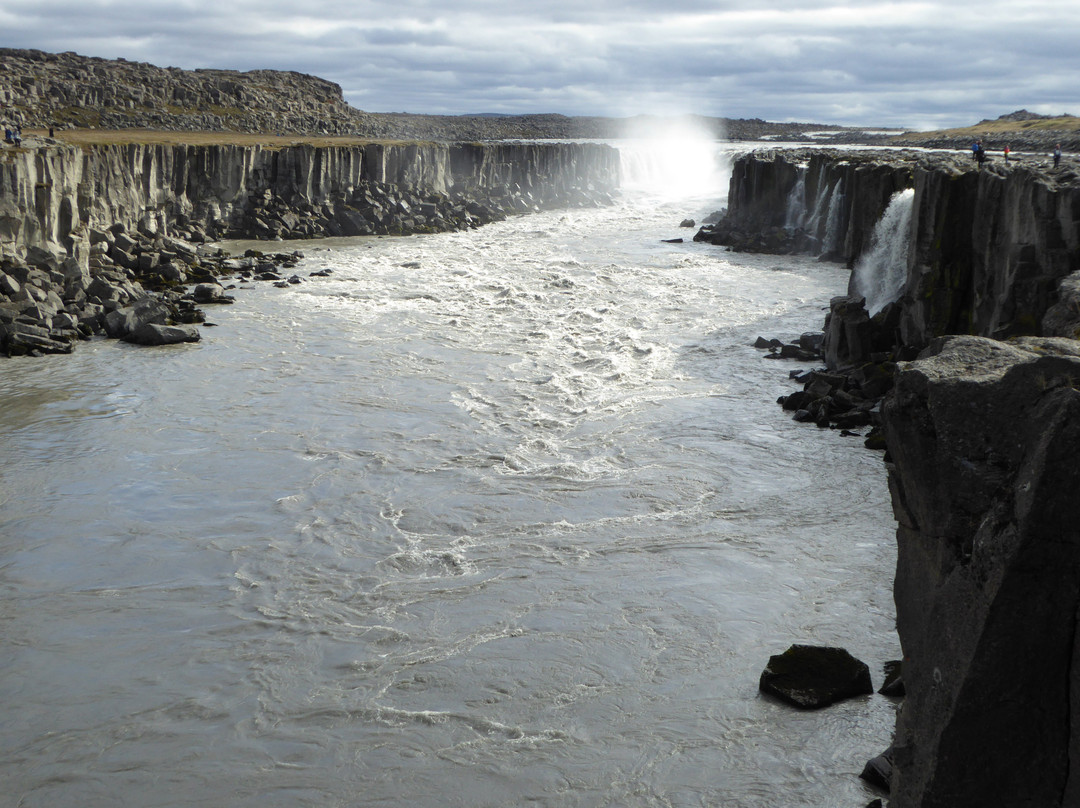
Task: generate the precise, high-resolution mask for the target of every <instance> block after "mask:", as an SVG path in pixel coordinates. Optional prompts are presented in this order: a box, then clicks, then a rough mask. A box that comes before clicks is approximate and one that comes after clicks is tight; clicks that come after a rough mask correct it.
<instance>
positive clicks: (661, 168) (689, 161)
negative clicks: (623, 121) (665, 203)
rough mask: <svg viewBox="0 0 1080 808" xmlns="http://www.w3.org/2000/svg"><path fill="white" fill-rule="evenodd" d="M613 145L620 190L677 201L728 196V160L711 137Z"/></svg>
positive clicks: (678, 134)
mask: <svg viewBox="0 0 1080 808" xmlns="http://www.w3.org/2000/svg"><path fill="white" fill-rule="evenodd" d="M613 143H614V144H615V145H616V146H617V148H618V149H619V156H620V162H621V172H622V187H623V190H629V191H634V192H637V193H643V194H645V195H647V196H656V197H661V198H664V199H680V200H681V199H688V198H694V197H701V196H710V197H717V196H718V195H719V196H722V195H726V194H727V187H728V182H729V180H730V178H731V156H730V154H728V153H727V152H725V151H724V150H723V149H722V148H721V145H720V143H719V141H717V140H715V139H714V138H712V137H705V136H702V135H695V134H694V133H693V132H675V133H672V134H670V135H668V136H666V137H648V138H625V139H621V140H617V141H613Z"/></svg>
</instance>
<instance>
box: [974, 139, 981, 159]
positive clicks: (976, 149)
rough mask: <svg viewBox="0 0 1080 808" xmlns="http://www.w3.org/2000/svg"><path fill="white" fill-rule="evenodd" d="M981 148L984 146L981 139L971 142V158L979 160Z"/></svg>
mask: <svg viewBox="0 0 1080 808" xmlns="http://www.w3.org/2000/svg"><path fill="white" fill-rule="evenodd" d="M980 148H982V146H981V143H980V141H978V140H976V141H975V142H974V143H972V144H971V159H972V160H975V161H978V159H979V149H980Z"/></svg>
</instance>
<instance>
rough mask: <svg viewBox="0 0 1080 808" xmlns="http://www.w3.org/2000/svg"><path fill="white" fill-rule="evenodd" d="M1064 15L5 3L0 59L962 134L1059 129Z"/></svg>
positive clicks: (540, 5) (335, 0)
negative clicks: (984, 127) (1020, 126)
mask: <svg viewBox="0 0 1080 808" xmlns="http://www.w3.org/2000/svg"><path fill="white" fill-rule="evenodd" d="M1068 9H1069V6H1068V5H1066V4H1063V3H1053V2H1047V1H1046V0H1032V2H1031V3H1028V4H1025V5H1024V6H1023V8H1021V7H1018V6H1016V5H1013V4H1004V3H999V2H996V1H995V0H990V2H986V3H983V4H982V5H981V6H980V8H979V9H968V8H964V7H956V6H954V5H947V4H944V3H934V2H925V3H914V2H904V0H900V2H893V3H890V4H883V3H880V2H877V0H852V1H851V2H840V0H836V1H835V2H826V0H808V1H807V2H800V3H799V4H798V5H797V6H793V7H791V8H790V9H789V10H785V11H783V12H781V11H780V10H777V9H769V8H763V7H762V6H761V4H760V3H759V2H741V1H740V2H723V0H720V2H716V1H715V0H713V1H712V2H708V1H707V0H687V2H683V3H680V4H679V6H678V7H677V8H674V7H671V6H670V5H669V4H667V3H666V2H665V3H661V2H659V0H621V1H620V2H615V0H594V2H590V3H583V2H580V0H548V1H547V2H544V1H543V0H538V2H534V3H532V4H511V3H507V2H505V0H501V1H500V2H495V0H460V2H458V3H457V4H456V5H455V6H454V7H448V6H447V5H446V4H445V3H443V2H438V3H437V2H434V0H401V2H397V3H394V4H386V3H382V2H379V3H376V2H371V1H370V0H360V2H355V0H354V1H351V2H347V1H346V0H313V2H308V3H303V4H296V3H291V4H283V3H278V2H277V0H264V2H260V3H255V2H254V0H240V1H239V2H236V3H220V2H218V3H208V2H205V0H186V2H185V1H184V0H179V1H178V2H170V3H164V2H161V1H160V0H145V1H144V2H135V0H102V2H99V3H98V4H97V5H94V6H91V5H88V4H86V3H79V4H76V3H69V2H60V1H59V0H32V1H31V0H7V2H5V4H4V6H3V7H2V8H0V45H4V46H10V47H37V48H40V49H43V50H75V51H78V52H80V53H85V54H87V55H95V56H103V57H107V58H115V57H117V56H123V57H124V58H127V59H130V60H136V61H149V62H153V63H155V64H160V65H162V66H168V65H176V66H179V67H185V68H194V67H220V68H235V69H240V70H250V69H255V68H279V69H288V70H299V71H302V72H308V73H313V74H316V75H319V76H322V77H324V78H327V79H330V80H331V81H336V82H338V83H339V84H341V85H342V87H343V89H344V91H345V93H346V97H347V99H348V100H350V101H351V102H352V103H354V104H356V105H357V106H359V107H361V108H364V109H369V110H373V111H379V110H408V111H413V112H433V113H451V114H452V113H461V112H477V111H487V110H492V111H503V112H562V113H565V114H634V113H639V112H646V111H649V109H648V108H647V107H648V106H651V105H653V104H658V105H659V104H662V105H664V106H665V107H666V108H668V110H669V111H686V112H697V113H700V114H706V115H729V116H732V117H762V118H768V119H772V120H804V121H820V122H837V123H865V124H867V125H896V124H904V123H910V122H913V121H933V122H940V123H942V124H949V125H960V124H964V123H970V122H972V121H973V120H978V119H979V118H981V117H996V115H999V114H1002V113H1004V112H1009V111H1012V109H1016V108H1018V107H1021V106H1026V107H1028V108H1029V109H1039V108H1042V107H1051V108H1055V110H1056V111H1066V109H1067V107H1068V105H1069V104H1071V103H1072V102H1071V100H1070V99H1071V98H1073V97H1075V89H1074V88H1075V87H1076V86H1077V84H1078V82H1080V66H1078V65H1077V60H1076V59H1075V58H1073V56H1072V54H1073V50H1074V48H1075V45H1074V44H1073V43H1074V42H1075V41H1076V38H1077V34H1078V33H1080V23H1078V21H1077V20H1076V19H1075V17H1076V15H1075V14H1074V13H1070V12H1069V10H1068ZM635 104H636V105H638V108H635ZM643 106H644V107H646V108H642V107H643ZM1058 107H1060V109H1057V108H1058Z"/></svg>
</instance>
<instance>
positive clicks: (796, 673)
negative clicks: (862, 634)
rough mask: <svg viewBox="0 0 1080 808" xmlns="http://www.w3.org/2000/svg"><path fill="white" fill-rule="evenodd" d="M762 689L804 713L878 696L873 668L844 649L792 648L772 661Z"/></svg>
mask: <svg viewBox="0 0 1080 808" xmlns="http://www.w3.org/2000/svg"><path fill="white" fill-rule="evenodd" d="M758 687H759V689H760V690H761V692H763V693H768V694H769V695H771V696H776V697H777V698H779V699H781V700H782V701H785V702H787V703H788V704H791V705H793V706H795V707H799V708H800V709H804V710H812V709H817V708H819V707H827V706H828V705H830V704H833V703H834V702H837V701H841V700H843V699H849V698H852V697H854V696H862V695H867V694H870V693H873V692H874V686H873V684H872V683H871V681H870V668H869V667H867V665H866V663H865V662H860V661H859V660H857V659H855V657H853V656H852V655H851V654H849V653H848V652H847V651H845V650H844V649H843V648H829V647H825V646H814V645H792V646H791V647H790V648H788V649H787V651H785V652H784V653H782V654H776V655H774V656H771V657H769V664H768V666H767V667H766V668H765V670H763V671H762V672H761V678H760V680H759V682H758Z"/></svg>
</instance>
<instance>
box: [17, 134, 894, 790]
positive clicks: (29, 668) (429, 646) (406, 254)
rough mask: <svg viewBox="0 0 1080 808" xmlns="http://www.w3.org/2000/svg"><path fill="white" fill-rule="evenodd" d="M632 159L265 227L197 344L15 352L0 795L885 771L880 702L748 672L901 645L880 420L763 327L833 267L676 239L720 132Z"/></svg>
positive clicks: (876, 662)
mask: <svg viewBox="0 0 1080 808" xmlns="http://www.w3.org/2000/svg"><path fill="white" fill-rule="evenodd" d="M631 152H632V149H631V148H630V147H626V154H627V155H628V156H629V155H630V154H631ZM633 153H634V154H637V152H633ZM646 162H647V161H646ZM628 165H629V166H630V168H629V169H628V171H629V174H628V177H627V179H628V182H627V191H626V192H625V193H624V195H623V198H622V199H621V200H620V201H619V203H618V204H616V205H613V206H611V207H604V208H596V209H582V210H570V211H553V212H544V213H538V214H534V215H530V216H526V217H519V218H513V219H510V220H508V221H505V222H501V223H496V224H493V225H490V226H487V227H484V228H481V229H478V230H473V231H468V232H462V233H451V234H441V235H430V236H415V237H406V238H367V239H352V240H342V241H337V242H311V243H306V244H302V245H288V248H289V249H293V248H294V247H296V246H298V247H299V248H300V249H302V250H303V251H304V253H305V255H306V258H305V259H304V261H303V263H302V264H301V266H300V267H299V269H298V270H297V271H298V272H299V273H300V274H301V275H302V276H304V277H305V282H304V283H302V284H298V285H294V286H290V287H289V288H288V289H277V288H274V287H272V286H270V285H269V284H242V285H241V286H240V287H239V288H237V289H235V290H232V291H231V292H230V293H231V294H233V295H234V296H235V297H236V300H237V302H236V304H235V305H233V306H224V307H216V308H212V309H209V310H208V314H209V319H210V320H211V321H212V322H213V323H215V324H216V325H214V326H212V327H204V328H203V329H202V332H203V340H202V341H201V342H200V343H197V344H192V345H184V346H172V347H168V348H160V349H147V348H137V347H133V346H129V345H125V344H121V343H117V342H113V341H104V340H102V341H94V342H90V343H82V344H80V345H79V347H78V348H77V350H76V352H75V353H74V354H73V355H71V356H60V357H56V356H53V357H45V358H37V359H35V358H17V359H8V360H0V458H3V465H2V467H0V626H2V629H0V632H2V633H0V642H2V643H3V648H4V651H3V654H2V655H0V702H2V703H3V705H4V707H3V713H2V716H3V718H2V720H0V750H2V752H3V754H2V756H0V780H2V782H3V783H4V786H3V789H2V791H0V805H7V806H20V808H30V807H31V806H49V808H57V807H58V806H80V807H81V808H91V806H102V807H104V806H109V807H110V808H112V807H114V806H120V805H129V806H138V807H139V808H150V807H151V806H215V808H231V807H232V806H251V807H252V808H255V807H256V806H258V808H278V807H280V808H287V807H288V808H292V807H293V806H320V808H322V807H327V808H328V807H330V806H411V807H413V808H417V807H423V806H432V807H434V806H470V808H472V807H474V806H510V805H537V806H582V808H585V807H592V806H725V807H727V808H743V807H745V808H764V807H765V806H775V805H784V806H789V807H790V806H814V808H822V807H823V806H838V807H839V806H845V807H846V808H853V807H854V806H860V807H861V806H864V805H865V804H866V802H867V801H869V800H870V799H872V798H873V797H874V796H877V795H876V794H875V793H874V792H873V791H872V790H871V789H870V788H869V787H868V786H866V785H865V784H864V783H863V782H862V781H860V780H859V779H858V774H859V772H860V771H861V770H862V767H863V764H864V763H865V761H866V760H867V759H868V758H870V757H872V756H873V755H875V754H877V753H879V752H881V751H882V750H883V749H884V748H885V747H886V746H887V745H888V743H889V740H890V737H891V731H892V724H893V720H894V710H895V705H894V704H893V703H892V702H891V701H890V700H888V699H886V698H884V697H882V696H879V695H874V696H870V697H865V698H860V699H854V700H850V701H847V702H844V703H842V704H838V705H834V706H833V707H830V708H828V709H826V710H823V711H815V712H799V711H796V710H793V709H791V708H789V707H787V706H784V705H782V704H779V703H778V702H775V701H773V700H771V699H769V698H766V697H763V696H761V695H760V694H759V693H758V690H757V681H758V676H759V675H760V673H761V670H762V669H763V667H764V666H765V664H766V662H767V660H768V657H769V656H770V655H771V654H775V653H780V652H782V651H783V650H785V649H786V648H787V647H788V646H789V645H790V644H792V643H796V642H799V643H820V644H829V645H842V646H844V647H846V648H848V649H849V650H850V651H851V652H852V653H853V654H854V655H855V656H857V657H859V658H860V659H863V660H864V661H866V662H867V663H868V664H869V665H870V667H871V671H872V674H873V677H874V682H875V686H880V683H881V678H882V673H881V670H882V665H883V663H884V662H885V661H887V660H889V659H895V658H897V657H898V655H899V650H898V644H897V641H896V637H895V633H894V625H893V621H894V614H893V605H892V594H891V579H892V573H893V567H894V563H895V550H894V538H893V531H894V529H895V524H894V522H893V520H892V517H891V512H890V508H889V504H888V493H887V489H886V484H885V472H884V468H883V465H882V462H881V457H880V454H878V453H873V452H870V451H867V450H865V449H863V448H862V443H861V440H859V439H857V438H844V437H840V436H839V434H838V433H836V432H834V431H829V430H819V429H817V428H815V427H813V426H810V425H804V424H797V423H795V422H793V421H791V420H790V417H789V414H788V413H784V412H783V411H782V410H781V409H780V407H778V406H776V404H775V400H776V398H777V396H779V395H783V394H786V393H788V392H791V391H792V390H793V389H796V388H795V386H794V385H793V383H792V382H790V381H788V378H787V377H788V371H789V370H790V369H793V368H795V367H804V366H800V365H798V364H796V363H794V362H789V361H787V360H783V361H765V360H763V358H762V352H760V351H759V350H757V349H755V348H753V347H752V343H753V341H754V339H755V337H757V336H758V335H762V336H765V337H773V336H779V337H783V338H792V337H796V336H797V335H798V334H799V333H801V332H802V331H806V330H813V329H816V328H819V327H820V325H821V322H822V320H823V315H824V309H825V308H826V307H827V305H828V300H829V298H830V297H831V296H833V295H836V294H842V293H843V292H844V290H845V288H846V285H847V272H846V271H845V270H844V269H843V268H842V267H839V266H837V265H835V264H829V263H819V262H817V261H815V260H813V259H808V258H797V259H793V258H778V257H769V256H751V255H739V254H734V253H728V252H725V251H724V250H722V249H721V248H719V247H713V246H707V245H699V244H693V243H691V242H690V240H689V237H690V235H692V233H693V232H694V231H693V230H685V229H680V228H679V227H678V225H679V222H680V220H681V219H682V218H684V217H687V216H690V217H700V216H701V215H702V214H704V213H705V212H707V211H709V210H712V209H714V208H716V207H718V206H719V205H720V204H722V201H723V200H722V196H723V193H724V191H725V190H726V180H724V178H723V176H722V174H723V166H724V165H725V163H724V161H723V160H721V161H720V162H719V164H718V176H717V177H704V178H702V176H701V171H700V163H698V164H697V165H698V168H697V169H695V170H694V171H693V172H691V173H690V174H688V175H687V176H688V177H690V178H691V180H693V178H694V177H696V178H697V180H698V184H697V187H693V186H694V182H693V181H691V182H689V184H685V183H684V184H682V186H681V187H679V188H677V189H676V190H674V191H673V190H672V189H671V188H670V187H667V186H664V185H660V184H657V183H656V182H655V180H656V176H657V175H656V174H655V172H651V171H649V170H645V169H638V168H634V165H636V164H635V163H633V162H632V161H631V162H628ZM672 172H673V168H672V167H671V166H666V167H664V170H663V171H662V172H660V175H661V176H666V177H667V178H668V179H670V178H672V177H673V176H674V174H673V173H672ZM702 179H704V180H705V181H704V183H702V182H701V180H702ZM679 236H683V237H684V238H686V239H687V240H686V242H685V243H682V244H671V243H664V242H663V241H662V240H663V239H669V238H675V237H679ZM321 269H330V270H331V271H332V274H330V275H329V277H324V278H318V277H308V273H310V272H314V271H316V270H321Z"/></svg>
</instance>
